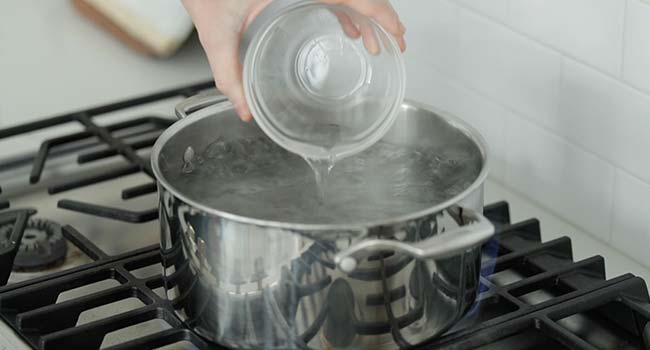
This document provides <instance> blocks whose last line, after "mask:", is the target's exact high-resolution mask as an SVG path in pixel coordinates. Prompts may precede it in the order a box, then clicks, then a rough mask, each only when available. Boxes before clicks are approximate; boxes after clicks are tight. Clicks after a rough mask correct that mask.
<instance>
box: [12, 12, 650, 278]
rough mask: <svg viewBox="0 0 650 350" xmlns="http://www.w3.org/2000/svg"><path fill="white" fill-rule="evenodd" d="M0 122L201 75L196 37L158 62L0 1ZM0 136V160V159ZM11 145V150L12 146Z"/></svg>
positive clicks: (517, 214)
mask: <svg viewBox="0 0 650 350" xmlns="http://www.w3.org/2000/svg"><path fill="white" fill-rule="evenodd" d="M0 42H1V43H2V45H0V77H1V78H0V96H2V98H0V128H3V127H7V126H9V125H13V124H16V123H21V122H25V121H29V120H37V119H39V118H43V117H47V116H51V115H56V114H58V113H63V112H67V111H71V110H76V109H80V108H82V107H89V106H95V105H99V104H103V103H107V102H112V101H116V100H120V99H123V98H129V97H134V96H136V95H140V94H146V93H150V92H155V91H159V90H164V89H166V88H172V87H177V86H181V85H185V84H190V83H194V82H198V81H202V80H205V79H207V78H209V76H210V71H209V68H208V66H207V63H206V60H205V58H204V56H203V52H202V50H201V47H200V46H199V44H198V40H196V38H193V39H192V40H191V41H190V42H189V43H187V44H186V45H185V46H184V47H183V48H182V49H181V50H180V52H179V53H178V54H177V55H175V56H173V57H171V58H169V59H166V60H159V59H153V58H150V57H146V56H143V55H140V54H138V53H135V52H133V51H131V50H129V49H128V48H126V47H125V46H124V45H123V44H121V43H120V42H118V41H117V40H115V39H114V38H113V37H112V36H110V35H109V34H107V33H106V32H104V30H102V29H100V28H98V27H97V26H96V25H95V24H93V23H91V22H89V21H88V20H86V19H85V18H82V17H81V16H80V15H79V14H78V13H77V12H76V10H75V9H74V8H73V7H72V5H71V3H70V1H67V0H52V1H39V0H26V1H22V2H21V6H16V5H15V3H13V2H10V1H9V2H7V1H5V2H0ZM2 149H3V148H2V142H0V158H2V157H1V156H2V154H1V152H3V151H2ZM12 151H15V150H12ZM498 200H506V201H508V202H509V203H510V208H511V214H512V218H513V221H519V220H524V219H528V218H532V217H535V218H538V219H539V220H540V221H541V226H542V235H543V239H544V240H545V241H548V240H551V239H554V238H557V237H560V236H564V235H567V236H569V237H571V238H572V240H573V250H574V256H575V259H576V260H579V259H584V258H587V257H590V256H593V255H602V256H603V257H605V259H606V265H607V271H608V276H609V277H613V276H618V275H621V274H623V273H626V272H632V273H635V274H637V275H639V276H641V277H644V278H646V279H647V280H649V281H650V270H648V269H646V268H644V267H642V266H641V265H640V264H638V263H636V262H634V261H632V260H631V259H629V258H627V257H625V256H624V255H623V254H622V253H620V252H618V251H617V250H615V249H614V248H612V247H611V246H609V245H606V244H604V243H602V242H600V241H598V240H596V239H594V238H593V237H592V236H590V235H588V234H587V233H585V232H583V231H581V230H580V229H578V228H576V227H574V226H572V225H570V224H568V223H567V222H565V221H564V220H562V219H560V218H558V217H557V216H556V215H553V214H551V213H549V212H548V211H546V210H544V209H543V208H540V207H539V206H537V205H535V204H534V203H532V202H530V201H529V200H527V199H525V198H524V197H523V196H521V195H518V194H516V193H514V192H512V191H509V190H508V189H506V188H505V187H503V186H502V185H500V184H498V183H495V182H493V181H490V182H489V183H488V186H487V192H486V202H487V203H490V202H494V201H498Z"/></svg>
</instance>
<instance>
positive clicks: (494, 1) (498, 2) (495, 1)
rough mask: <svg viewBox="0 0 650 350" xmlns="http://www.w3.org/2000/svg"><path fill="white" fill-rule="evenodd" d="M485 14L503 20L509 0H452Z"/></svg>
mask: <svg viewBox="0 0 650 350" xmlns="http://www.w3.org/2000/svg"><path fill="white" fill-rule="evenodd" d="M453 1H456V2H457V3H459V4H462V5H464V6H466V7H469V8H471V9H474V10H475V11H478V12H480V13H482V14H484V15H486V16H489V17H492V18H494V19H497V20H502V21H505V20H506V19H507V18H508V8H509V6H510V0H489V1H486V0H453Z"/></svg>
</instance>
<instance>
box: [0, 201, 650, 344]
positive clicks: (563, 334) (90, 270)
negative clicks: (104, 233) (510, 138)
mask: <svg viewBox="0 0 650 350" xmlns="http://www.w3.org/2000/svg"><path fill="white" fill-rule="evenodd" d="M485 212H486V215H487V216H488V217H489V218H490V219H491V220H493V221H494V222H495V223H496V224H497V226H498V231H499V232H498V234H497V236H496V238H495V239H494V240H492V241H491V242H489V243H488V244H486V245H485V247H484V251H485V252H486V253H487V254H490V255H492V254H493V253H494V252H495V251H496V253H497V255H498V257H497V258H496V261H495V262H494V263H493V264H487V265H486V266H485V268H484V269H483V276H482V277H481V282H482V284H483V288H482V291H481V294H480V297H479V301H478V302H477V303H478V304H479V305H480V308H477V309H476V310H475V311H472V312H471V313H470V314H469V315H468V316H467V317H466V318H465V319H464V320H463V321H462V322H461V323H460V324H458V325H457V326H456V327H455V328H454V329H452V330H451V331H450V332H448V333H447V334H446V335H444V336H442V337H441V338H439V339H438V340H436V341H435V342H433V343H431V344H427V345H426V346H423V347H421V349H446V348H450V349H473V348H477V349H539V348H541V347H546V348H552V349H645V344H646V343H644V334H645V333H648V332H649V331H650V323H649V322H650V299H649V297H648V293H647V289H646V286H645V283H644V282H643V280H641V279H639V278H636V277H634V276H632V275H624V276H621V277H618V278H615V279H612V280H609V281H606V280H605V279H604V261H603V259H602V258H600V257H594V258H590V259H586V260H583V261H579V262H573V260H572V256H571V241H570V240H569V239H568V238H560V239H557V240H554V241H550V242H546V243H541V241H540V230H539V222H538V221H537V220H528V221H525V222H521V223H516V224H509V214H508V206H507V204H506V203H497V204H494V205H491V206H488V207H487V208H486V210H485ZM83 244H88V245H89V249H90V250H95V251H97V253H98V254H101V251H98V249H97V248H96V247H94V246H93V245H92V243H90V242H83ZM159 264H160V255H159V252H158V249H157V247H155V246H152V247H149V248H146V249H141V250H138V251H134V252H131V253H127V254H125V255H123V256H119V257H113V258H104V259H99V260H98V261H97V263H95V264H94V265H93V266H90V267H87V268H85V269H81V270H79V271H74V272H71V273H67V274H63V275H61V276H56V277H54V278H45V279H42V280H40V281H36V282H33V283H28V284H26V285H21V286H18V287H15V286H13V285H10V286H7V287H5V288H3V289H2V290H0V316H1V317H2V319H3V320H4V321H5V322H7V323H8V324H9V325H11V327H12V328H13V329H15V330H16V332H17V333H18V334H19V335H20V336H21V337H23V338H24V339H25V340H26V341H27V342H28V343H29V344H30V346H32V347H33V348H35V349H67V348H82V349H97V348H100V346H102V342H103V341H104V338H105V336H107V334H109V333H111V332H115V331H118V330H120V329H124V328H127V327H130V326H133V325H136V324H139V323H143V322H147V321H152V320H159V321H162V322H165V323H166V324H167V325H168V327H167V329H165V330H163V331H161V332H156V333H153V334H147V335H144V336H143V337H140V338H135V339H128V340H127V341H125V342H122V343H120V344H115V345H113V346H110V347H106V348H108V349H112V350H117V349H119V350H125V349H155V348H160V347H164V346H167V345H170V344H177V345H178V344H180V343H181V342H184V343H185V345H186V346H188V347H187V348H189V346H190V344H191V346H193V347H195V348H198V349H208V348H209V346H208V344H206V343H205V342H204V341H203V340H201V338H200V337H198V336H197V335H196V334H194V333H193V332H191V331H189V330H187V329H185V328H184V327H183V324H182V323H181V322H180V321H179V320H178V319H177V318H176V317H175V316H174V315H173V312H172V311H171V309H170V307H169V305H168V304H167V302H166V301H165V300H164V298H162V297H161V296H160V295H159V292H158V291H157V290H159V289H160V288H161V286H162V279H161V276H160V275H159V274H153V275H149V276H145V277H142V276H140V277H138V274H137V273H135V271H138V270H139V269H142V268H146V267H147V266H157V267H159ZM106 279H113V280H116V281H117V282H118V284H117V285H115V286H113V287H110V288H107V289H105V290H100V291H97V292H94V293H91V294H88V295H84V296H82V297H79V298H75V299H71V300H66V301H63V302H59V303H56V301H57V297H58V296H59V294H60V293H62V292H64V291H66V290H70V289H74V288H79V287H82V286H86V285H90V284H93V283H96V282H98V281H102V280H106ZM127 298H136V299H138V300H140V301H141V304H142V306H141V307H138V308H135V309H133V310H128V311H125V312H122V313H120V314H117V315H111V316H109V317H107V318H104V319H99V320H94V321H92V322H89V323H85V324H82V325H77V320H78V318H79V317H80V314H82V312H84V311H86V310H89V309H93V308H96V307H99V306H101V305H107V304H110V303H114V302H116V301H119V300H123V299H127ZM646 336H647V335H646Z"/></svg>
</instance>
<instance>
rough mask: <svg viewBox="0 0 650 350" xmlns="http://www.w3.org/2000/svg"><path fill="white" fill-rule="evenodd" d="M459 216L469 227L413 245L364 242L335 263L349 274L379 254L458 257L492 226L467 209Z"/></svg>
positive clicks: (484, 237)
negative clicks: (364, 261) (360, 264)
mask: <svg viewBox="0 0 650 350" xmlns="http://www.w3.org/2000/svg"><path fill="white" fill-rule="evenodd" d="M458 212H459V214H460V215H461V216H462V218H463V219H464V220H465V222H469V224H467V225H464V226H461V227H459V228H457V229H454V230H452V231H448V232H445V234H438V235H435V236H433V237H431V238H429V239H426V240H424V241H421V242H415V243H405V242H400V241H395V240H385V239H369V240H364V241H361V242H359V243H358V244H355V245H353V246H351V247H349V248H347V249H345V250H344V251H342V252H340V253H338V254H336V255H335V256H334V262H335V263H336V264H337V265H338V266H339V268H340V269H341V270H343V271H345V272H352V271H354V269H356V267H357V264H358V262H359V261H361V260H363V259H364V258H366V257H368V256H370V255H371V253H372V252H376V251H380V250H392V251H400V252H402V253H406V254H408V255H411V256H413V257H414V258H420V259H443V258H447V257H450V256H454V255H457V254H459V253H461V252H462V251H464V250H467V249H469V248H472V247H474V246H476V245H478V244H481V243H483V242H485V241H487V240H488V239H490V237H492V235H493V234H494V225H492V223H491V222H490V220H488V219H487V218H486V217H485V216H483V215H482V214H480V213H477V212H476V211H474V210H470V209H463V208H458Z"/></svg>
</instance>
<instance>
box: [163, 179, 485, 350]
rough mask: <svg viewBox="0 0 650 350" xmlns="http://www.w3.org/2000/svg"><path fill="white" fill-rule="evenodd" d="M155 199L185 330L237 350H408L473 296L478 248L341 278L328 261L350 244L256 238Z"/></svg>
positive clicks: (442, 222) (391, 261) (406, 237)
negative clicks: (450, 255)
mask: <svg viewBox="0 0 650 350" xmlns="http://www.w3.org/2000/svg"><path fill="white" fill-rule="evenodd" d="M160 198H161V201H162V203H161V213H160V214H161V224H162V226H163V227H162V255H163V265H164V266H165V273H164V276H165V288H166V290H167V296H168V298H169V299H170V300H171V302H172V304H173V306H174V309H175V310H176V312H177V314H178V315H179V316H180V317H181V318H182V319H183V320H184V321H185V322H186V323H187V324H188V325H189V326H190V327H192V328H193V329H195V330H196V331H197V332H198V333H199V334H201V335H202V336H204V337H205V338H207V339H209V340H211V341H213V342H217V343H220V344H224V345H227V346H230V347H233V348H253V347H254V348H266V349H305V348H311V349H398V348H404V347H407V346H409V345H412V344H417V343H421V342H423V341H426V340H427V339H430V338H432V337H435V336H437V335H439V334H441V333H443V332H445V331H446V330H448V329H449V328H450V327H451V326H453V325H454V324H455V323H456V322H457V321H458V320H459V319H460V318H461V317H462V316H463V315H464V314H465V313H466V312H467V310H468V308H469V307H470V305H472V303H473V302H474V299H475V297H476V294H477V291H478V274H479V273H480V262H481V254H480V248H473V249H471V250H469V251H466V252H465V253H463V254H458V255H456V256H454V257H451V258H447V259H438V260H434V259H425V260H417V259H414V258H412V257H409V256H406V255H403V254H401V253H396V252H390V251H384V252H377V253H375V254H373V255H371V256H370V257H369V258H367V259H365V260H364V261H362V262H360V263H359V266H358V267H357V268H356V269H355V270H354V271H353V272H351V273H349V274H346V273H343V272H342V271H340V270H339V269H338V268H336V266H335V264H334V263H333V256H334V254H336V253H337V252H339V251H341V250H342V249H345V248H347V247H348V246H349V245H350V244H353V243H354V241H353V240H350V239H348V238H345V239H338V240H335V239H331V240H315V239H313V238H309V237H307V236H304V235H299V234H296V233H295V232H290V231H283V230H280V229H277V230H270V229H269V228H264V229H262V228H260V231H256V230H255V228H254V227H252V226H249V225H242V224H237V223H233V222H227V221H226V220H224V219H221V218H218V217H214V216H209V215H204V214H203V213H201V212H198V211H195V210H192V209H190V208H189V207H188V206H187V205H185V204H184V203H182V202H181V201H179V200H177V199H176V198H174V197H173V195H171V194H170V193H169V192H167V191H166V190H164V189H161V193H160ZM462 220H463V219H462V218H460V217H454V216H453V215H452V214H450V212H448V211H445V212H443V213H441V214H438V215H434V216H431V217H428V218H424V219H422V220H420V221H418V222H417V224H413V225H410V226H409V227H408V228H407V229H406V230H405V231H404V232H403V234H398V235H396V237H398V238H396V239H399V240H402V241H405V242H417V241H420V240H423V239H426V238H428V237H431V236H434V235H437V234H442V233H443V232H445V231H448V230H450V229H451V228H453V227H454V226H457V225H458V224H459V223H461V224H462V222H461V221H462ZM329 237H331V236H329ZM226 267H228V268H226ZM233 267H234V268H233ZM429 330H433V332H431V331H429Z"/></svg>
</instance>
